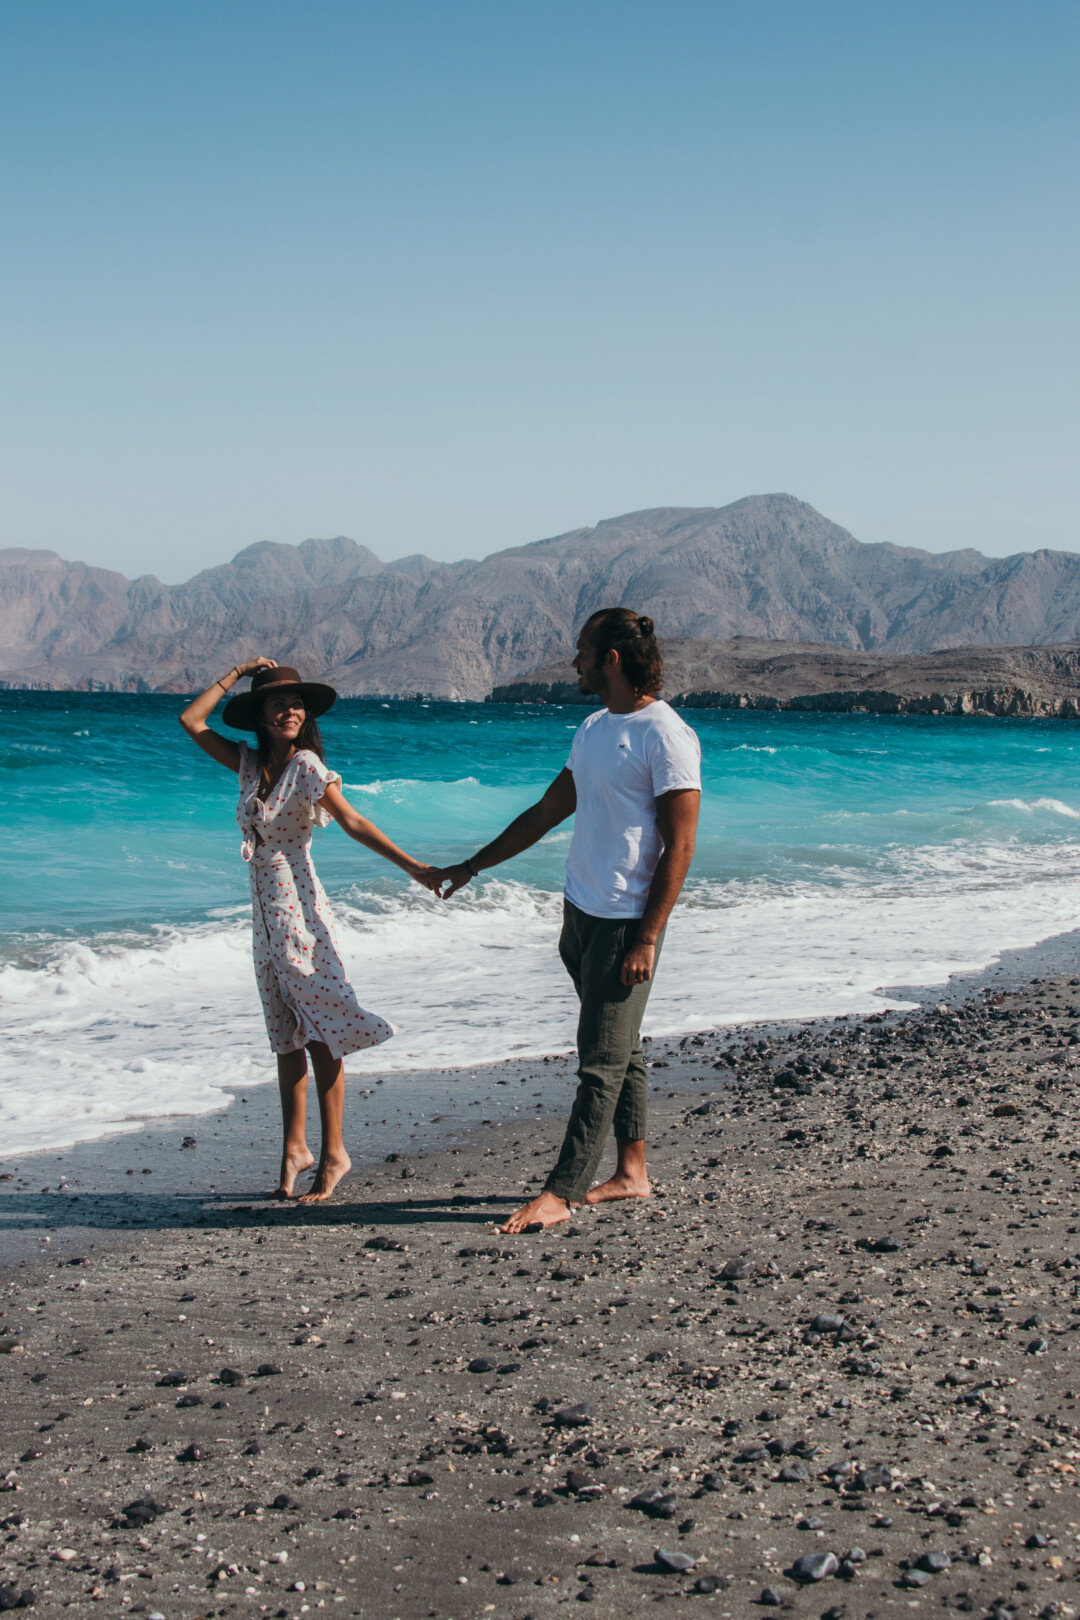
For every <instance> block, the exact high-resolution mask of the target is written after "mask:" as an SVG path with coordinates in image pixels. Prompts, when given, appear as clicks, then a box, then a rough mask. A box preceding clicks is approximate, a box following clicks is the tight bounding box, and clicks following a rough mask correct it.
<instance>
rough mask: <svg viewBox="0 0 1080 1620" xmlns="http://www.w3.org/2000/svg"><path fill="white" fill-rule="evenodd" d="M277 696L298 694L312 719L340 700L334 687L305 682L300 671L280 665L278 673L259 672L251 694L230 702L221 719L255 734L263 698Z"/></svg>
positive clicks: (235, 698)
mask: <svg viewBox="0 0 1080 1620" xmlns="http://www.w3.org/2000/svg"><path fill="white" fill-rule="evenodd" d="M275 692H299V693H300V696H301V697H302V698H303V700H304V707H305V709H306V710H307V712H308V714H310V715H313V716H315V715H320V714H325V713H326V711H327V709H329V708H330V706H331V705H332V704H333V703H334V702H336V700H337V693H336V692H335V691H334V688H333V687H332V686H324V685H323V683H322V682H321V681H305V680H302V679H301V677H300V672H299V670H295V669H290V668H289V666H288V664H278V666H277V667H276V668H275V669H265V668H264V669H257V670H256V671H255V673H254V675H253V676H252V677H251V688H250V690H249V691H247V692H241V693H240V694H239V696H237V697H233V698H230V699H229V701H228V703H226V705H225V708H224V709H223V711H222V715H221V718H222V719H223V720H224V722H225V724H226V725H227V726H235V727H236V729H237V731H254V730H255V721H256V718H257V716H258V713H259V710H260V709H261V707H262V700H263V698H265V697H269V696H271V695H272V694H273V693H275Z"/></svg>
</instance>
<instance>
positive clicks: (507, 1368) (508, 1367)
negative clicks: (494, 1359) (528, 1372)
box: [496, 1361, 521, 1378]
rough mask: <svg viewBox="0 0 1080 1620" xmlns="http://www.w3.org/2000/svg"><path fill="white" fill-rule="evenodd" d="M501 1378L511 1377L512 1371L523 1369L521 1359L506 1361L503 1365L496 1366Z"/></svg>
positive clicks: (516, 1371)
mask: <svg viewBox="0 0 1080 1620" xmlns="http://www.w3.org/2000/svg"><path fill="white" fill-rule="evenodd" d="M496 1371H497V1372H498V1374H499V1377H500V1378H509V1376H510V1374H511V1373H519V1372H520V1371H521V1362H520V1361H504V1362H503V1364H502V1366H501V1367H498V1368H496Z"/></svg>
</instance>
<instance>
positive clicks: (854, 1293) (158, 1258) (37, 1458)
mask: <svg viewBox="0 0 1080 1620" xmlns="http://www.w3.org/2000/svg"><path fill="white" fill-rule="evenodd" d="M1070 937H1072V936H1070ZM1058 948H1059V949H1061V950H1062V951H1064V950H1065V946H1064V944H1063V943H1061V942H1059V947H1058ZM1018 966H1019V964H1015V963H1014V964H1008V963H1005V964H1002V965H1001V967H1002V971H1003V972H1009V971H1015V970H1018ZM1069 966H1071V967H1073V968H1076V969H1078V971H1077V972H1076V973H1073V974H1070V975H1069V977H1065V976H1064V975H1063V974H1061V975H1058V976H1057V977H1055V978H1052V979H1043V980H1041V981H1036V982H1035V983H1033V984H1030V985H1028V987H1027V988H1022V989H1021V988H1017V989H1003V988H1001V987H1000V986H995V985H992V984H991V985H980V986H979V987H977V989H976V990H975V991H974V993H972V992H971V987H970V986H969V987H968V993H967V994H966V996H964V997H962V998H960V1001H959V1005H958V1006H957V1005H955V1004H950V1003H949V1002H948V1001H947V1000H944V1002H943V1005H944V1010H939V1009H940V1008H941V1006H942V1003H938V1004H935V1005H933V1006H932V1007H928V1008H924V1009H923V1010H921V1011H917V1012H908V1013H896V1014H889V1015H887V1016H884V1017H876V1016H875V1017H872V1018H869V1019H866V1020H863V1021H862V1022H861V1023H855V1022H854V1021H852V1020H844V1021H841V1022H839V1023H829V1024H823V1025H803V1026H796V1027H794V1028H790V1029H788V1028H785V1029H780V1028H779V1027H777V1028H776V1029H775V1030H774V1031H771V1032H767V1033H762V1031H763V1030H764V1028H765V1026H762V1025H757V1026H755V1028H754V1029H753V1030H752V1031H751V1030H747V1031H745V1032H744V1034H743V1035H742V1036H741V1037H739V1038H737V1039H736V1040H732V1039H731V1038H730V1032H729V1031H726V1030H725V1031H720V1032H718V1033H717V1034H715V1035H710V1036H704V1035H701V1036H696V1037H684V1038H683V1040H682V1041H681V1042H678V1043H672V1047H671V1049H670V1050H669V1051H668V1053H667V1055H661V1053H662V1051H663V1045H662V1043H660V1042H654V1043H653V1049H652V1051H651V1052H650V1056H651V1057H652V1059H653V1061H654V1063H655V1064H656V1065H657V1066H658V1070H659V1072H657V1069H655V1068H654V1071H653V1073H654V1078H655V1079H656V1081H657V1082H659V1083H658V1084H657V1085H656V1086H655V1087H654V1097H653V1117H652V1123H651V1127H650V1163H651V1168H652V1174H653V1178H654V1196H653V1197H652V1198H651V1199H649V1200H648V1201H644V1202H641V1203H638V1202H634V1203H629V1204H621V1205H607V1206H603V1207H600V1208H587V1209H583V1210H579V1211H576V1212H575V1214H574V1216H573V1218H572V1220H571V1221H569V1222H567V1223H564V1224H563V1225H561V1226H559V1227H556V1228H552V1229H549V1231H547V1232H545V1233H542V1234H538V1235H529V1236H525V1237H522V1238H518V1239H509V1238H504V1237H502V1236H500V1235H498V1234H496V1233H495V1232H494V1231H493V1224H494V1221H495V1219H496V1218H498V1217H500V1216H501V1215H502V1214H503V1213H504V1212H506V1211H508V1210H510V1209H512V1208H514V1207H515V1206H516V1204H517V1203H518V1202H519V1200H520V1196H521V1194H520V1192H519V1188H521V1187H522V1184H523V1183H525V1182H527V1180H528V1178H529V1177H530V1176H533V1177H539V1176H540V1175H542V1174H543V1173H544V1172H545V1171H546V1169H547V1167H548V1164H549V1162H550V1157H551V1155H552V1153H553V1152H554V1149H555V1146H556V1144H557V1141H558V1139H559V1138H560V1136H561V1132H562V1119H561V1117H554V1116H552V1115H543V1116H542V1117H540V1118H535V1119H530V1120H529V1123H528V1125H526V1123H525V1120H524V1119H523V1118H519V1120H518V1121H516V1122H515V1124H514V1126H509V1125H508V1124H506V1123H503V1124H500V1125H498V1126H494V1125H489V1126H487V1127H481V1128H479V1129H476V1130H467V1131H463V1132H462V1134H461V1137H460V1139H459V1141H458V1142H457V1143H456V1144H451V1145H449V1146H446V1147H444V1148H441V1149H439V1150H437V1151H431V1152H423V1151H419V1152H416V1153H414V1154H413V1155H412V1156H401V1157H399V1158H397V1159H395V1161H394V1162H393V1163H387V1162H381V1163H377V1164H372V1165H370V1166H368V1165H365V1166H363V1167H362V1169H361V1171H360V1174H358V1175H354V1176H352V1177H350V1178H349V1181H348V1182H347V1183H346V1184H345V1189H346V1190H345V1196H344V1197H342V1198H341V1200H340V1201H339V1202H338V1203H332V1204H330V1205H328V1206H323V1207H320V1208H317V1209H315V1210H312V1211H308V1210H305V1211H303V1212H301V1211H300V1210H299V1209H298V1208H296V1207H295V1206H284V1207H282V1206H276V1205H273V1204H262V1203H252V1202H250V1201H249V1200H248V1199H246V1198H240V1197H238V1196H231V1197H228V1198H226V1197H224V1196H221V1197H214V1198H213V1199H211V1198H207V1197H199V1196H198V1195H197V1194H195V1193H194V1192H189V1194H188V1195H187V1196H186V1197H183V1196H181V1195H180V1194H177V1195H176V1196H175V1198H174V1200H173V1209H172V1214H171V1217H170V1218H168V1219H166V1218H165V1216H166V1215H168V1214H169V1212H168V1211H163V1212H162V1216H161V1218H160V1219H159V1220H158V1221H157V1222H154V1223H149V1224H148V1226H147V1227H144V1228H143V1229H142V1230H139V1231H136V1229H135V1228H133V1227H131V1226H128V1227H126V1228H124V1229H119V1228H114V1229H113V1235H114V1236H115V1237H116V1239H117V1240H118V1241H115V1242H113V1241H101V1240H98V1241H97V1242H96V1246H95V1247H91V1246H90V1244H88V1243H85V1238H86V1236H91V1237H94V1238H95V1239H97V1238H99V1234H100V1232H101V1231H102V1228H99V1229H98V1231H97V1232H90V1231H89V1229H85V1228H84V1229H83V1233H82V1234H81V1235H82V1236H83V1238H84V1246H83V1247H82V1248H81V1249H80V1251H79V1252H78V1253H72V1254H67V1253H65V1254H61V1253H59V1252H50V1253H49V1254H48V1255H47V1256H44V1257H41V1256H36V1257H35V1258H34V1259H32V1260H30V1259H25V1260H24V1262H23V1264H22V1265H21V1266H19V1265H12V1264H10V1263H8V1264H6V1265H5V1266H4V1268H3V1270H4V1274H5V1281H6V1283H7V1290H6V1297H5V1299H4V1301H3V1304H2V1305H0V1313H2V1314H0V1352H3V1353H2V1354H0V1394H2V1397H3V1399H4V1402H5V1412H6V1416H7V1418H8V1423H7V1425H6V1428H7V1434H6V1441H5V1447H4V1452H5V1455H4V1458H3V1462H2V1465H0V1479H2V1483H3V1486H4V1489H5V1491H7V1492H8V1493H9V1494H8V1495H7V1496H6V1497H5V1498H4V1504H3V1505H4V1509H5V1515H4V1520H3V1528H4V1530H5V1533H6V1540H5V1541H4V1542H2V1543H0V1587H2V1586H3V1585H4V1584H6V1585H7V1586H8V1587H10V1588H11V1589H12V1590H13V1592H14V1594H15V1598H16V1599H18V1597H19V1594H21V1593H23V1592H31V1593H32V1594H33V1606H34V1608H35V1612H38V1613H41V1614H43V1615H46V1616H51V1615H53V1614H54V1613H55V1614H57V1615H58V1614H59V1613H60V1612H61V1609H62V1608H70V1607H71V1606H72V1605H74V1606H76V1607H78V1606H81V1605H89V1604H90V1603H95V1602H102V1603H104V1604H105V1605H106V1608H105V1611H104V1612H110V1609H115V1610H116V1611H118V1612H121V1611H130V1612H132V1613H142V1614H145V1615H146V1616H147V1620H153V1617H154V1616H161V1617H162V1620H197V1617H205V1616H208V1615H209V1614H211V1613H213V1614H216V1615H218V1616H232V1615H255V1616H262V1615H264V1614H265V1615H274V1616H281V1617H285V1620H300V1617H301V1616H302V1615H303V1614H304V1613H308V1612H310V1613H312V1614H313V1613H314V1611H315V1609H316V1608H317V1607H319V1606H320V1604H321V1605H322V1606H324V1607H326V1608H327V1609H333V1610H335V1611H336V1612H339V1613H342V1614H346V1615H359V1616H366V1617H369V1620H391V1617H396V1620H413V1617H416V1620H421V1617H437V1620H461V1617H462V1616H463V1615H473V1614H481V1613H487V1612H492V1613H495V1614H496V1615H498V1616H500V1617H501V1616H504V1615H505V1616H507V1617H509V1620H524V1616H526V1615H531V1616H533V1620H541V1617H546V1616H548V1615H554V1613H555V1610H556V1608H559V1607H561V1606H562V1605H563V1604H565V1602H566V1601H567V1600H568V1598H569V1599H572V1600H574V1601H585V1602H595V1603H596V1604H597V1605H598V1608H597V1613H598V1614H600V1615H610V1616H612V1617H614V1616H615V1615H616V1614H624V1613H626V1612H628V1611H630V1612H632V1611H633V1610H634V1608H635V1607H636V1606H640V1604H641V1603H643V1602H651V1601H654V1600H657V1599H663V1600H666V1601H681V1600H682V1599H683V1598H684V1597H688V1596H692V1598H693V1601H694V1602H699V1603H703V1604H706V1605H708V1606H709V1609H710V1612H712V1613H715V1614H716V1615H717V1617H718V1620H735V1616H737V1615H740V1614H745V1613H746V1610H747V1605H748V1604H755V1605H756V1604H759V1603H761V1602H762V1601H763V1596H762V1595H763V1593H765V1594H769V1595H768V1596H766V1597H765V1598H764V1603H765V1606H766V1607H768V1606H770V1605H772V1594H775V1597H776V1600H777V1603H778V1604H779V1605H781V1606H788V1607H791V1608H793V1609H794V1610H795V1611H796V1612H798V1613H802V1614H804V1615H807V1616H810V1615H818V1614H824V1613H826V1612H829V1613H832V1614H833V1615H834V1617H835V1616H836V1615H837V1614H838V1612H842V1613H843V1615H845V1616H852V1615H859V1616H861V1615H864V1614H865V1615H867V1616H869V1615H870V1614H874V1615H875V1616H879V1617H885V1616H888V1617H890V1620H891V1617H893V1616H895V1617H897V1620H907V1617H908V1616H909V1615H910V1613H911V1610H912V1608H913V1607H914V1608H916V1609H917V1608H919V1607H923V1608H924V1609H929V1608H931V1607H933V1608H935V1609H936V1608H938V1607H940V1606H942V1605H943V1604H944V1605H945V1606H947V1607H950V1608H958V1609H960V1610H961V1611H966V1612H972V1611H975V1612H977V1613H979V1614H983V1613H985V1612H986V1611H987V1610H988V1609H991V1610H994V1612H996V1613H997V1614H998V1615H999V1616H1002V1617H1003V1616H1005V1615H1006V1614H1008V1615H1013V1616H1024V1617H1026V1616H1032V1617H1035V1616H1038V1615H1043V1614H1045V1615H1046V1616H1047V1617H1048V1620H1052V1617H1057V1616H1061V1617H1066V1616H1067V1614H1068V1613H1069V1612H1070V1610H1071V1609H1072V1608H1075V1606H1076V1602H1077V1597H1078V1595H1080V1581H1078V1577H1080V1539H1078V1533H1080V1484H1078V1481H1080V1475H1077V1473H1076V1465H1075V1462H1074V1461H1073V1460H1070V1459H1073V1458H1075V1457H1076V1456H1077V1455H1078V1448H1080V1375H1078V1373H1077V1362H1076V1355H1075V1348H1074V1347H1075V1344H1076V1342H1077V1341H1076V1338H1075V1336H1074V1335H1075V1334H1076V1333H1077V1332H1078V1331H1080V1304H1076V1303H1074V1298H1075V1295H1076V1292H1077V1286H1076V1284H1075V1283H1074V1282H1073V1278H1074V1277H1075V1276H1076V1275H1078V1274H1080V1253H1078V1249H1080V1236H1078V1235H1077V1234H1078V1233H1080V1180H1078V1171H1077V1166H1076V1163H1075V1153H1076V1150H1075V1149H1073V1148H1072V1147H1071V1143H1072V1142H1074V1141H1075V1140H1076V1136H1075V1131H1076V1125H1077V1116H1078V1108H1077V1083H1076V1082H1077V1074H1078V1070H1080V949H1076V942H1075V939H1074V953H1073V956H1072V960H1071V962H1070V963H1069ZM751 1034H752V1035H753V1037H754V1039H753V1042H751V1040H750V1036H751ZM759 1041H760V1042H761V1043H762V1045H763V1046H764V1048H765V1049H764V1050H761V1049H760V1048H759V1045H758V1043H759ZM729 1048H730V1049H731V1050H729ZM665 1064H666V1065H667V1067H660V1065H665ZM548 1067H549V1068H550V1067H551V1065H550V1064H549V1065H548ZM567 1078H569V1077H567ZM474 1095H476V1093H474ZM250 1106H251V1105H250V1103H249V1104H248V1105H247V1109H245V1110H244V1111H245V1112H247V1111H248V1110H249V1109H250ZM233 1112H234V1113H235V1114H237V1115H239V1114H240V1112H241V1105H238V1106H237V1107H236V1108H235V1109H234V1110H233ZM387 1117H389V1116H387ZM138 1141H139V1139H137V1138H130V1137H129V1138H124V1139H121V1142H122V1145H123V1146H125V1147H128V1146H129V1145H134V1144H137V1143H138ZM196 1151H197V1150H196ZM219 1152H221V1153H224V1149H223V1148H221V1147H220V1146H219ZM193 1156H194V1155H193V1153H192V1151H191V1150H181V1151H178V1152H177V1155H176V1157H177V1162H178V1163H180V1164H187V1163H189V1162H190V1160H191V1158H192V1157H193ZM222 1162H225V1160H224V1158H223V1159H222ZM9 1185H10V1184H5V1188H6V1187H8V1186H9ZM8 1196H9V1197H10V1196H11V1195H10V1194H9V1195H8ZM38 1196H40V1195H38ZM103 1207H104V1206H103ZM104 1230H105V1231H108V1230H109V1229H108V1228H107V1227H106V1228H104ZM121 1237H122V1238H123V1240H124V1241H123V1245H122V1246H121V1244H120V1242H119V1239H120V1238H121ZM132 1240H134V1241H132ZM50 1251H53V1246H52V1245H50ZM1074 1515H1075V1518H1074ZM657 1549H659V1553H658V1552H657ZM848 1554H850V1557H848V1556H847V1555H848ZM815 1555H816V1556H817V1558H818V1562H817V1564H813V1565H801V1564H800V1563H799V1560H800V1559H808V1558H809V1559H812V1558H813V1557H814V1556H815ZM930 1555H933V1556H932V1557H931V1556H930ZM810 1569H813V1570H815V1571H817V1572H818V1573H820V1574H822V1579H821V1580H820V1581H818V1580H816V1579H811V1578H810V1575H809V1574H808V1573H807V1572H808V1570H810ZM208 1605H209V1607H208Z"/></svg>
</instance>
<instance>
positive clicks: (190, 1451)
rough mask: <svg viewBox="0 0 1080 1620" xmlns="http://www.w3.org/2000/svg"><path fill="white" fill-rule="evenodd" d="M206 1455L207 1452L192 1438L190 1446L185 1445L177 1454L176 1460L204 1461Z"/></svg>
mask: <svg viewBox="0 0 1080 1620" xmlns="http://www.w3.org/2000/svg"><path fill="white" fill-rule="evenodd" d="M207 1455H208V1453H207V1452H205V1451H204V1450H203V1448H202V1446H200V1445H197V1444H196V1442H195V1441H194V1440H193V1441H192V1442H191V1444H190V1446H185V1448H184V1450H183V1451H182V1452H181V1453H180V1454H179V1456H178V1457H177V1459H176V1460H177V1462H184V1463H191V1462H205V1461H206V1458H207Z"/></svg>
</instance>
